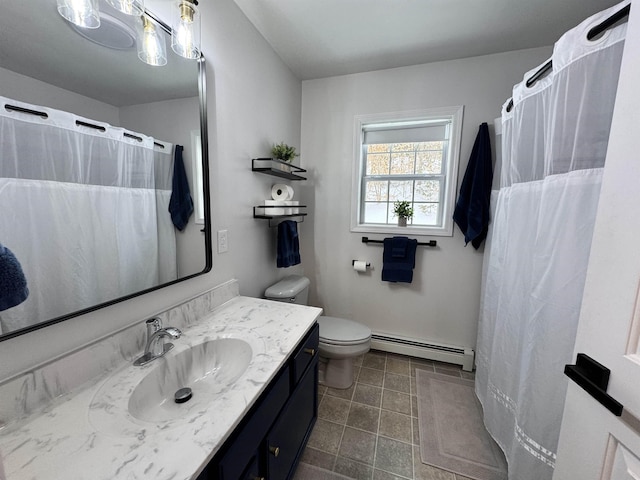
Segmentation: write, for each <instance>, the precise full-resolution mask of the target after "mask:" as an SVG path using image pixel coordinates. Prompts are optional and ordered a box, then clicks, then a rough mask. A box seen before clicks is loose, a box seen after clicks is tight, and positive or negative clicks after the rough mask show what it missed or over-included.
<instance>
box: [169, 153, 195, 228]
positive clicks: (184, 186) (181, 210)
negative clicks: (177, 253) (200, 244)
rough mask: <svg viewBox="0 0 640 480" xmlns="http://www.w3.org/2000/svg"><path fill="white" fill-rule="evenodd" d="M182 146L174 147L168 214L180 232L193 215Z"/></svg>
mask: <svg viewBox="0 0 640 480" xmlns="http://www.w3.org/2000/svg"><path fill="white" fill-rule="evenodd" d="M182 150H184V147H183V146H182V145H176V146H175V150H174V157H173V181H172V185H171V189H172V190H171V199H169V213H170V214H171V221H172V222H173V224H174V225H175V227H176V228H177V229H178V230H180V231H182V230H184V228H185V227H186V226H187V223H189V217H190V216H191V214H192V213H193V199H192V198H191V190H190V189H189V181H188V180H187V172H186V171H185V169H184V162H183V161H182Z"/></svg>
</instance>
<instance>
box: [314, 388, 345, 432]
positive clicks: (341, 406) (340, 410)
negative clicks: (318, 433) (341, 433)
mask: <svg viewBox="0 0 640 480" xmlns="http://www.w3.org/2000/svg"><path fill="white" fill-rule="evenodd" d="M350 405H351V402H350V401H349V400H344V399H342V398H338V397H332V396H330V395H325V396H324V397H322V401H321V402H320V406H319V407H318V418H322V419H324V420H329V421H330V422H334V423H339V424H341V425H344V424H345V422H346V421H347V417H348V415H349V406H350Z"/></svg>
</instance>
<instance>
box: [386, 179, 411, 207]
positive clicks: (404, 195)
mask: <svg viewBox="0 0 640 480" xmlns="http://www.w3.org/2000/svg"><path fill="white" fill-rule="evenodd" d="M412 198H413V181H411V180H406V181H402V182H397V181H395V182H394V181H391V182H389V201H390V202H395V201H396V200H407V201H409V202H410V201H411V200H412Z"/></svg>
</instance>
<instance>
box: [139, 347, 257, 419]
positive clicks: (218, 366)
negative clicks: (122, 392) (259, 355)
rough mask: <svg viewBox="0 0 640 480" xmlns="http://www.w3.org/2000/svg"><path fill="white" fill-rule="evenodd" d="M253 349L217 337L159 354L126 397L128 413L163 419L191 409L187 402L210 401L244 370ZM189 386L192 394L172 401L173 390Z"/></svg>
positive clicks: (174, 391)
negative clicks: (186, 397) (176, 352)
mask: <svg viewBox="0 0 640 480" xmlns="http://www.w3.org/2000/svg"><path fill="white" fill-rule="evenodd" d="M252 357H253V351H252V350H251V346H250V345H249V344H248V343H247V342H245V341H244V340H241V339H238V338H220V339H217V340H210V341H208V342H204V343H200V344H198V345H194V346H193V347H191V348H189V349H188V350H184V351H182V352H180V353H178V354H177V355H175V356H169V357H165V358H159V359H157V360H154V362H157V365H156V368H154V369H153V370H152V371H151V372H149V374H148V375H146V376H145V377H144V378H143V379H142V381H141V382H140V383H139V384H138V386H137V387H136V388H135V389H134V390H133V392H132V393H131V396H130V397H129V413H130V414H131V415H132V416H134V417H135V418H137V419H139V420H144V421H147V422H158V421H166V420H170V419H173V418H177V417H180V416H182V415H183V414H184V412H185V411H186V410H191V409H190V408H189V407H190V405H189V404H190V403H191V404H194V403H202V401H211V399H212V398H214V397H215V396H217V395H220V394H221V393H223V392H224V391H226V390H228V389H229V387H230V386H232V385H233V384H234V383H235V381H236V380H238V378H240V377H241V376H242V374H243V373H244V372H245V371H246V369H247V367H248V366H249V363H250V362H251V358H252ZM185 387H187V388H190V389H191V391H192V397H191V399H190V400H188V401H186V402H184V403H176V402H175V393H176V392H177V391H178V390H180V389H182V388H185Z"/></svg>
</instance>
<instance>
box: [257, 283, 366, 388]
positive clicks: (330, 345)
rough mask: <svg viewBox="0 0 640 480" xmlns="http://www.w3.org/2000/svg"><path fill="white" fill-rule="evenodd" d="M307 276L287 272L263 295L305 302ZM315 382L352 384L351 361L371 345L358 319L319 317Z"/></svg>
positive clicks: (286, 300) (339, 385)
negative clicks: (318, 344)
mask: <svg viewBox="0 0 640 480" xmlns="http://www.w3.org/2000/svg"><path fill="white" fill-rule="evenodd" d="M310 283H311V282H309V279H308V278H307V277H302V276H300V275H290V276H288V277H285V278H283V279H282V280H280V281H279V282H278V283H276V284H274V285H271V286H270V287H269V288H267V290H266V291H265V292H264V296H265V298H267V299H269V300H275V301H278V302H287V303H297V304H300V305H307V300H308V296H309V285H310ZM318 325H319V326H320V346H319V353H320V366H319V382H320V384H321V385H326V386H327V387H332V388H349V387H350V386H351V385H352V384H353V361H354V359H355V357H357V356H359V355H363V354H365V353H367V352H368V351H369V348H371V330H370V329H369V328H368V327H366V326H364V325H362V324H361V323H358V322H354V321H352V320H346V319H344V318H335V317H319V318H318Z"/></svg>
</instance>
